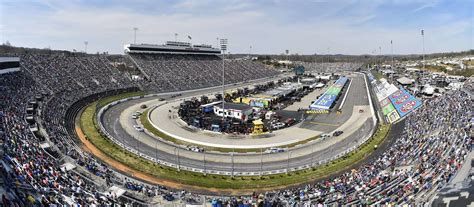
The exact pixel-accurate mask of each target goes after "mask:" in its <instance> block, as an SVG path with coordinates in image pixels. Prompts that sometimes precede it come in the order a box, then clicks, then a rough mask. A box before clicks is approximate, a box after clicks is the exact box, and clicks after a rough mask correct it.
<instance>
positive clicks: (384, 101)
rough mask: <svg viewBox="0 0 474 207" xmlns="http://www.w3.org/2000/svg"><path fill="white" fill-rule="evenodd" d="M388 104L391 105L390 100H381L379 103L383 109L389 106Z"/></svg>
mask: <svg viewBox="0 0 474 207" xmlns="http://www.w3.org/2000/svg"><path fill="white" fill-rule="evenodd" d="M389 104H391V103H390V100H389V99H388V98H386V99H383V100H382V101H380V106H382V107H384V106H386V105H389Z"/></svg>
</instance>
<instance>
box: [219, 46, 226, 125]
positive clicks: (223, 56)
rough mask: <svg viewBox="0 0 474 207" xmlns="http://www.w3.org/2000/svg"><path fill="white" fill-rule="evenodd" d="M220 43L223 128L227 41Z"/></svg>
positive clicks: (223, 118)
mask: <svg viewBox="0 0 474 207" xmlns="http://www.w3.org/2000/svg"><path fill="white" fill-rule="evenodd" d="M220 43H221V51H222V126H224V120H225V110H224V103H225V66H224V64H225V62H224V58H225V51H226V50H227V43H228V42H227V39H220Z"/></svg>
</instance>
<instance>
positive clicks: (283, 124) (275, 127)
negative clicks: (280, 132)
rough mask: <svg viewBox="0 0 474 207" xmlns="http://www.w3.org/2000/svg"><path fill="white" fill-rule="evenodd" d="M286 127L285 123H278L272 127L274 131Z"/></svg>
mask: <svg viewBox="0 0 474 207" xmlns="http://www.w3.org/2000/svg"><path fill="white" fill-rule="evenodd" d="M285 126H286V125H285V123H283V122H277V123H274V124H272V125H271V127H272V129H281V128H284V127H285Z"/></svg>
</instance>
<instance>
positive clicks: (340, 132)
mask: <svg viewBox="0 0 474 207" xmlns="http://www.w3.org/2000/svg"><path fill="white" fill-rule="evenodd" d="M342 133H344V132H343V131H335V132H334V133H333V134H332V136H335V137H337V136H339V135H341V134H342Z"/></svg>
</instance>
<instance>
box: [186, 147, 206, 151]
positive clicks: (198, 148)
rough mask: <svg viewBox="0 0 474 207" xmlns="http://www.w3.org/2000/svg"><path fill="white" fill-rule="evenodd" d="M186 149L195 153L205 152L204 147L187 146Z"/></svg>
mask: <svg viewBox="0 0 474 207" xmlns="http://www.w3.org/2000/svg"><path fill="white" fill-rule="evenodd" d="M186 149H187V150H189V151H193V152H204V149H203V148H202V147H197V146H186Z"/></svg>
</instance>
